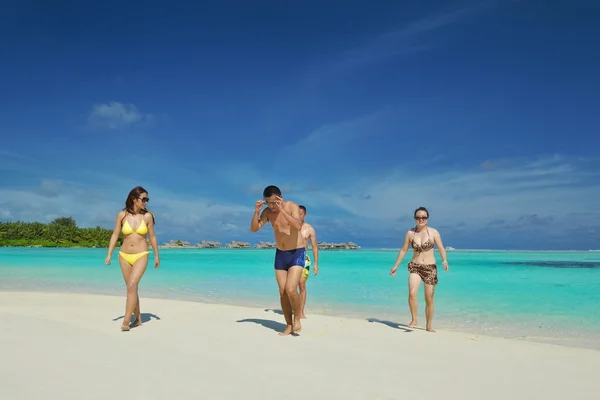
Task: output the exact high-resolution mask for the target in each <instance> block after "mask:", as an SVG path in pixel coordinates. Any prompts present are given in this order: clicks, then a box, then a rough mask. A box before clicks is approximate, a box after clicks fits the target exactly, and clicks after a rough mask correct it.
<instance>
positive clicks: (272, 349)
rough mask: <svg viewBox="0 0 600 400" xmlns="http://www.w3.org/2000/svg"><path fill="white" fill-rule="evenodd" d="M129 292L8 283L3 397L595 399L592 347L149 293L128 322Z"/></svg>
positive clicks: (0, 365) (597, 363) (3, 304)
mask: <svg viewBox="0 0 600 400" xmlns="http://www.w3.org/2000/svg"><path fill="white" fill-rule="evenodd" d="M124 299H125V298H124V296H122V297H113V296H99V295H80V294H53V293H19V292H0V318H1V321H2V339H3V340H2V341H1V342H0V343H1V344H0V352H1V354H2V361H1V362H0V398H1V399H7V400H8V399H10V400H13V399H15V400H16V399H44V400H46V399H61V400H64V399H86V400H88V399H124V398H128V399H167V398H169V397H173V398H177V399H238V398H243V399H307V398H312V399H456V400H459V399H460V400H467V399H477V400H481V399H485V400H492V399H502V400H508V399H511V400H515V399H528V400H530V399H543V400H552V399H561V400H564V399H573V400H575V399H577V400H584V399H598V393H597V381H596V379H597V375H598V371H600V352H598V351H594V350H585V349H577V348H569V347H561V346H556V345H551V344H543V343H532V342H525V341H518V340H509V339H500V338H491V337H484V336H476V335H471V334H462V333H456V332H445V331H442V330H438V332H437V333H435V334H432V333H428V332H425V331H423V330H420V329H414V330H410V329H404V328H402V327H397V326H394V325H393V324H387V323H381V322H378V321H372V322H370V321H367V320H360V319H345V318H337V317H329V316H327V317H326V316H318V315H309V318H308V319H307V320H304V326H303V331H302V332H301V334H300V335H299V336H295V337H294V336H288V337H280V336H278V334H277V332H276V330H279V329H280V328H281V326H282V322H283V316H282V315H280V314H278V313H277V312H274V311H272V310H265V309H261V308H245V307H234V306H224V305H212V304H202V303H194V302H183V301H174V300H160V299H146V298H144V297H143V295H142V297H141V304H142V313H143V315H144V321H145V323H144V326H142V327H139V328H134V329H132V330H131V331H129V332H121V331H120V330H119V327H120V325H121V322H122V319H116V318H118V317H122V316H123V309H124ZM115 319H116V320H115ZM423 319H424V317H423ZM396 322H400V323H404V322H406V321H396Z"/></svg>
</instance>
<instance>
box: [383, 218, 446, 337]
mask: <svg viewBox="0 0 600 400" xmlns="http://www.w3.org/2000/svg"><path fill="white" fill-rule="evenodd" d="M414 218H415V222H416V224H417V225H416V226H415V227H414V228H412V229H410V230H409V231H408V232H406V235H405V236H404V244H403V245H402V248H401V249H400V251H399V253H398V257H397V258H396V262H395V263H394V266H393V267H392V270H391V271H390V275H392V276H394V275H396V271H397V270H398V266H399V265H400V263H401V262H402V259H403V258H404V255H405V254H406V252H407V251H408V247H409V246H410V247H412V249H413V257H412V260H411V261H410V262H409V263H408V272H409V275H408V306H409V308H410V314H411V317H412V320H411V321H410V324H408V326H409V327H411V328H412V327H414V326H415V325H417V306H418V302H417V292H418V291H419V286H420V285H421V282H423V283H424V284H425V318H426V321H427V324H426V326H425V329H426V330H427V331H429V332H435V331H434V330H433V328H432V327H431V320H432V319H433V294H434V293H435V286H436V285H437V283H438V273H437V265H436V262H435V256H434V254H433V248H434V246H436V247H437V249H438V252H439V253H440V255H441V256H442V265H443V267H444V270H445V271H448V261H447V260H446V250H445V249H444V245H443V243H442V237H441V236H440V233H439V232H438V231H437V229H434V228H432V227H430V226H427V220H428V219H429V211H427V209H426V208H425V207H419V208H417V209H416V210H415V214H414Z"/></svg>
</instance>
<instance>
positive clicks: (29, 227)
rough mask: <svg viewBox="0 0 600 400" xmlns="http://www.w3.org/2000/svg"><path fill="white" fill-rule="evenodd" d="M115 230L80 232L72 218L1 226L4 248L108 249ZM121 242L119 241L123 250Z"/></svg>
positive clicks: (0, 237) (0, 241) (96, 228)
mask: <svg viewBox="0 0 600 400" xmlns="http://www.w3.org/2000/svg"><path fill="white" fill-rule="evenodd" d="M111 235H112V230H110V229H105V228H102V227H99V226H97V227H95V228H79V227H78V226H77V223H76V222H75V220H74V219H73V218H71V217H62V218H56V219H55V220H54V221H52V222H50V223H49V224H43V223H41V222H20V221H19V222H0V246H36V247H38V246H39V247H108V244H109V242H110V237H111ZM120 244H121V239H120V238H119V240H118V241H117V247H118V246H120Z"/></svg>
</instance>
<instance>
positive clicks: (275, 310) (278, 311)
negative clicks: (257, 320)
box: [265, 308, 283, 315]
mask: <svg viewBox="0 0 600 400" xmlns="http://www.w3.org/2000/svg"><path fill="white" fill-rule="evenodd" d="M265 312H272V313H275V314H279V315H283V311H281V310H277V309H275V308H265Z"/></svg>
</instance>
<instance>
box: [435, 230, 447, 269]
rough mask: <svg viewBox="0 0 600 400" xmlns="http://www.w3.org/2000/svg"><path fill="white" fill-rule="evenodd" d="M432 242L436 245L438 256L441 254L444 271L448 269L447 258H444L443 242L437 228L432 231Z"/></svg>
mask: <svg viewBox="0 0 600 400" xmlns="http://www.w3.org/2000/svg"><path fill="white" fill-rule="evenodd" d="M433 242H434V243H435V245H436V246H437V249H438V252H439V253H440V256H442V265H443V266H444V269H445V270H446V271H448V260H447V259H446V249H445V248H444V243H442V236H441V235H440V233H439V232H438V231H437V229H436V230H435V232H434V233H433Z"/></svg>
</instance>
